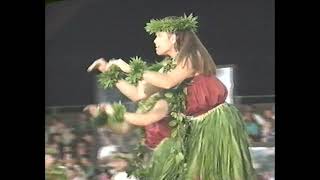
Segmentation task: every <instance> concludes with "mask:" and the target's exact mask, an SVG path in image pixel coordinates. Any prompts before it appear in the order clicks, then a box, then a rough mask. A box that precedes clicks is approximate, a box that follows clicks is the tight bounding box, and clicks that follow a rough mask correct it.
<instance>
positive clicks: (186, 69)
mask: <svg viewBox="0 0 320 180" xmlns="http://www.w3.org/2000/svg"><path fill="white" fill-rule="evenodd" d="M191 67H192V65H191V62H190V61H186V62H185V63H180V64H178V65H177V67H176V68H175V69H173V70H172V71H170V72H168V73H165V74H163V73H158V72H151V71H146V72H145V73H144V74H143V79H144V80H145V81H146V82H147V83H149V84H151V85H153V86H156V87H159V88H163V89H170V88H172V87H174V86H176V85H178V84H179V83H181V82H182V81H183V80H185V79H187V78H189V77H191V76H192V75H193V74H194V71H193V69H192V68H191Z"/></svg>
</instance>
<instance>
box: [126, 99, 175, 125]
mask: <svg viewBox="0 0 320 180" xmlns="http://www.w3.org/2000/svg"><path fill="white" fill-rule="evenodd" d="M168 108H169V105H168V103H167V102H166V101H165V100H159V101H158V102H157V103H156V104H155V106H154V107H153V108H152V109H151V110H150V111H149V112H146V113H129V112H126V113H125V114H124V120H125V121H126V122H128V123H130V124H132V125H135V126H147V125H149V124H152V123H155V122H157V121H159V120H161V119H162V118H164V117H166V116H167V115H168V112H169V111H168Z"/></svg>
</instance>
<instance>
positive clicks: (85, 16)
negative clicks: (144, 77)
mask: <svg viewBox="0 0 320 180" xmlns="http://www.w3.org/2000/svg"><path fill="white" fill-rule="evenodd" d="M182 2H183V1H181V2H179V3H178V2H173V1H172V2H170V1H168V2H166V1H115V0H65V1H61V2H55V3H51V4H49V5H47V6H46V10H45V11H46V12H45V13H46V19H45V20H46V22H45V28H46V29H45V30H46V35H45V50H46V52H45V62H46V64H45V93H46V94H45V100H46V103H45V105H46V106H56V105H84V104H91V103H94V102H95V97H96V82H95V76H94V75H93V74H88V73H87V72H86V68H87V67H88V66H89V65H90V64H91V63H92V62H93V61H94V60H95V59H98V58H100V57H105V58H107V59H108V58H113V57H115V58H123V59H128V58H129V57H132V56H137V55H138V56H142V57H143V58H144V59H148V60H149V61H150V62H153V61H154V60H159V59H161V58H159V57H157V56H156V54H155V51H154V44H153V37H152V36H149V35H148V34H147V33H146V32H145V31H144V26H145V23H146V22H148V21H149V20H150V19H151V18H162V17H165V16H172V15H176V16H180V15H183V14H184V13H186V14H189V13H193V14H194V15H196V16H198V17H199V25H200V26H199V30H198V36H199V38H200V39H201V40H202V42H203V44H204V45H205V46H206V47H207V49H208V51H209V52H210V54H212V56H213V57H214V58H215V61H216V64H217V65H226V64H234V65H236V77H235V92H234V95H238V96H247V95H272V94H274V93H275V92H274V62H275V58H274V39H275V38H274V0H241V1H236V0H233V1H230V0H225V1H215V0H213V1H212V2H211V3H209V2H201V1H194V2H183V3H182Z"/></svg>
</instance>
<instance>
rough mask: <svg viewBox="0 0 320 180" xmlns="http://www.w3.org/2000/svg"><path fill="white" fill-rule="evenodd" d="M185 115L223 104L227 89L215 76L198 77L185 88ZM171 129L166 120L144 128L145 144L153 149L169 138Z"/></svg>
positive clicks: (200, 112) (205, 110) (193, 114)
mask: <svg viewBox="0 0 320 180" xmlns="http://www.w3.org/2000/svg"><path fill="white" fill-rule="evenodd" d="M187 92H188V93H187V102H186V103H187V104H186V107H187V109H186V114H187V115H189V116H197V115H200V114H202V113H205V112H207V111H208V110H210V109H212V108H213V107H215V106H217V105H219V104H221V103H224V101H225V99H226V97H227V89H226V87H225V86H224V85H223V84H222V83H221V81H220V80H219V79H218V78H216V77H215V76H205V75H198V76H195V77H194V78H193V81H192V82H191V84H190V85H189V86H188V87H187ZM170 133H171V129H170V127H169V125H168V118H164V119H162V120H160V121H158V122H156V123H153V124H151V125H148V126H145V144H146V145H147V146H148V147H150V148H155V147H156V146H157V145H158V144H159V143H160V142H161V141H162V140H163V139H164V138H166V137H169V136H170Z"/></svg>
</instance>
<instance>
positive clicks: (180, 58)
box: [173, 31, 216, 75]
mask: <svg viewBox="0 0 320 180" xmlns="http://www.w3.org/2000/svg"><path fill="white" fill-rule="evenodd" d="M173 34H175V35H176V43H175V49H176V50H177V51H178V52H179V53H178V54H177V56H176V61H177V63H178V64H179V63H182V62H185V60H190V61H191V64H192V68H193V69H194V70H195V71H197V72H199V73H201V74H205V75H212V74H216V64H215V63H214V60H213V58H212V57H211V55H210V54H209V52H208V51H207V49H206V48H205V47H204V45H203V44H202V42H201V41H200V39H199V38H198V37H197V35H196V34H195V33H194V32H192V31H182V32H175V33H173Z"/></svg>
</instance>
